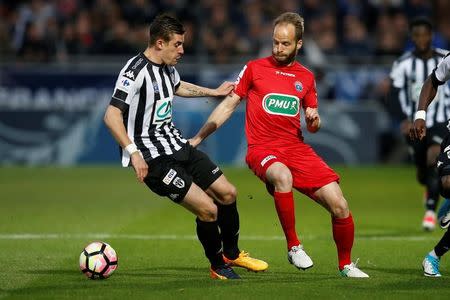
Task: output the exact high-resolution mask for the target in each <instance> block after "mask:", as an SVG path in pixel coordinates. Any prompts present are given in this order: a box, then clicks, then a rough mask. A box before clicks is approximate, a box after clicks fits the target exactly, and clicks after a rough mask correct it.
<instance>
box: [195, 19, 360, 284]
mask: <svg viewBox="0 0 450 300" xmlns="http://www.w3.org/2000/svg"><path fill="white" fill-rule="evenodd" d="M303 29H304V27H303V18H302V17H301V16H299V15H298V14H296V13H284V14H282V15H280V16H279V17H278V18H277V19H276V20H275V22H274V30H273V50H272V56H269V57H266V58H262V59H257V60H254V61H250V62H249V63H247V65H246V66H245V67H244V68H243V69H242V71H241V73H240V74H239V78H238V79H237V82H236V87H235V90H234V93H233V94H231V95H228V96H227V97H226V98H225V99H224V100H223V101H222V102H221V103H220V104H219V105H218V106H217V108H216V109H215V110H214V111H213V112H212V114H211V115H210V117H209V118H208V120H207V122H206V124H205V125H204V126H203V127H202V128H201V129H200V131H199V132H198V133H197V135H196V136H195V137H193V138H192V139H191V140H190V141H191V143H192V145H194V146H195V145H198V144H199V143H200V142H201V141H202V140H203V139H205V138H206V137H207V136H208V135H210V134H211V133H212V132H214V131H215V130H216V129H217V128H219V127H220V126H221V125H222V124H223V123H224V122H225V121H226V120H227V119H228V118H229V117H230V115H231V114H232V112H233V111H234V110H235V109H236V107H237V106H238V105H239V103H240V101H241V99H242V98H247V108H246V136H247V141H248V149H247V156H246V161H247V164H248V165H249V167H250V168H251V169H252V170H253V172H254V173H255V174H256V175H257V176H258V177H259V178H260V179H261V180H262V181H264V182H265V183H266V185H267V189H268V191H269V193H270V194H271V195H272V196H273V197H274V200H275V208H276V211H277V213H278V218H279V220H280V223H281V226H282V228H283V231H284V234H285V236H286V240H287V258H288V261H289V262H290V263H291V264H293V265H294V266H296V267H297V268H299V269H303V270H305V269H308V268H311V267H312V266H313V262H312V260H311V258H310V257H309V256H308V255H307V254H306V252H305V251H304V249H303V245H302V243H301V242H300V240H299V239H298V236H297V233H296V230H295V210H294V196H293V191H292V188H295V189H297V190H298V191H300V192H302V193H303V194H305V195H307V196H308V197H310V198H311V199H313V200H315V201H316V202H317V203H319V204H320V205H322V206H323V207H324V208H325V209H327V210H328V211H329V212H330V214H331V221H332V228H333V238H334V241H335V243H336V246H337V252H338V260H339V271H340V274H341V275H342V276H344V277H369V276H368V275H367V274H366V273H364V272H362V271H361V270H360V269H359V268H357V267H356V264H354V263H352V261H351V250H352V246H353V240H354V224H353V218H352V215H351V213H350V211H349V207H348V204H347V201H346V200H345V198H344V196H343V195H342V191H341V189H340V187H339V184H338V181H339V176H338V175H337V174H336V173H335V172H334V171H333V170H332V169H331V168H330V167H328V165H327V164H326V163H325V162H324V161H323V160H322V159H321V158H320V157H319V156H318V155H317V154H316V153H315V152H314V150H313V149H312V148H311V147H310V146H309V145H307V144H305V143H304V142H303V136H302V132H301V128H300V108H301V107H302V108H303V109H304V112H305V120H306V124H307V129H308V131H310V132H312V133H314V132H317V131H318V130H319V128H320V124H321V122H320V116H319V113H318V109H317V105H318V104H317V93H316V86H315V79H314V75H313V74H312V73H311V71H309V70H308V69H306V68H305V67H303V66H302V65H301V64H299V63H298V62H296V61H295V58H296V55H297V53H298V51H299V50H300V48H301V47H302V42H303V40H302V36H303Z"/></svg>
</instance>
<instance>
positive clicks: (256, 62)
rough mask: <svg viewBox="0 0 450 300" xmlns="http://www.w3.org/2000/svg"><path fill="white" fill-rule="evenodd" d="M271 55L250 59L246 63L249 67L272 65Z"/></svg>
mask: <svg viewBox="0 0 450 300" xmlns="http://www.w3.org/2000/svg"><path fill="white" fill-rule="evenodd" d="M270 65H271V63H270V57H261V58H257V59H252V60H249V61H248V62H247V64H246V66H247V67H261V66H270Z"/></svg>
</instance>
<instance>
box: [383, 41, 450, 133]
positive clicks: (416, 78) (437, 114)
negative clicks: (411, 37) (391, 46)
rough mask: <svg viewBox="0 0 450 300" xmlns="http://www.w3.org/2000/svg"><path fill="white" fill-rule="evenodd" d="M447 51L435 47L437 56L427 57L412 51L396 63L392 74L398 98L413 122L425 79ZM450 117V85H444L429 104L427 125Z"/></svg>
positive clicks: (402, 108) (442, 121)
mask: <svg viewBox="0 0 450 300" xmlns="http://www.w3.org/2000/svg"><path fill="white" fill-rule="evenodd" d="M447 52H448V51H447V50H443V49H439V48H435V49H433V56H432V57H431V58H429V59H427V60H425V59H422V58H420V57H417V56H416V55H415V54H414V53H413V52H411V51H408V52H406V53H405V54H403V55H402V56H401V57H400V58H399V59H397V60H396V61H395V62H394V64H393V66H392V70H391V73H390V77H391V80H392V85H393V87H394V88H396V89H398V101H399V102H400V106H401V110H402V112H403V114H404V115H405V117H407V118H409V119H410V120H411V121H413V118H414V113H415V112H416V111H417V106H418V104H419V96H420V91H421V89H422V85H423V83H424V82H425V79H427V77H428V76H429V75H430V74H431V72H432V71H433V70H434V69H435V68H436V66H437V65H438V63H439V62H440V61H441V60H442V58H443V57H444V56H445V55H446V54H447ZM449 118H450V87H449V86H448V85H443V86H441V87H439V89H438V93H437V95H436V98H435V99H434V101H433V102H432V103H431V104H430V106H429V107H428V110H427V116H426V126H427V127H428V128H430V127H433V126H434V125H435V124H436V123H445V122H446V121H447V120H448V119H449Z"/></svg>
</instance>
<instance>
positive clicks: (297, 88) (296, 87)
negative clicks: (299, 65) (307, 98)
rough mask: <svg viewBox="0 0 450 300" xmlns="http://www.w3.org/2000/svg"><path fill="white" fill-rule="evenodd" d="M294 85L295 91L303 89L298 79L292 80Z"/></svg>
mask: <svg viewBox="0 0 450 300" xmlns="http://www.w3.org/2000/svg"><path fill="white" fill-rule="evenodd" d="M294 86H295V89H296V90H297V92H301V91H302V90H303V84H302V83H301V82H300V81H296V82H294Z"/></svg>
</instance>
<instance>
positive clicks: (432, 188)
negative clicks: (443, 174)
mask: <svg viewBox="0 0 450 300" xmlns="http://www.w3.org/2000/svg"><path fill="white" fill-rule="evenodd" d="M426 186H427V200H426V202H425V207H426V209H427V210H432V211H436V207H437V203H438V201H439V188H440V185H439V175H438V172H437V170H436V167H434V166H433V167H428V168H427V171H426Z"/></svg>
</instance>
